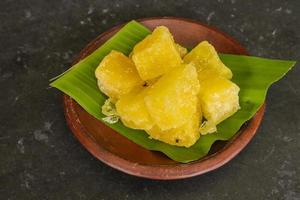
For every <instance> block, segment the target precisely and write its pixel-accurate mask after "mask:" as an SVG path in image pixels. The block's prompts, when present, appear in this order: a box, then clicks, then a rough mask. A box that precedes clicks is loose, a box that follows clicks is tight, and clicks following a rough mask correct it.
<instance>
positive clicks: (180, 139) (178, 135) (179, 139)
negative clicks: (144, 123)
mask: <svg viewBox="0 0 300 200" xmlns="http://www.w3.org/2000/svg"><path fill="white" fill-rule="evenodd" d="M201 119H202V115H201V111H200V109H198V110H197V112H195V113H194V114H192V115H191V116H189V118H188V121H187V122H186V123H185V124H183V125H182V126H181V127H178V128H174V129H169V130H166V131H162V130H161V129H160V128H159V127H158V126H154V127H153V128H152V129H150V130H147V133H148V134H149V135H150V137H151V138H153V139H156V140H159V141H162V142H165V143H168V144H171V145H176V146H184V147H190V146H192V145H193V144H195V143H196V141H197V140H198V139H199V137H200V132H199V126H200V122H201Z"/></svg>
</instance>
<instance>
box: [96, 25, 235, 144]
mask: <svg viewBox="0 0 300 200" xmlns="http://www.w3.org/2000/svg"><path fill="white" fill-rule="evenodd" d="M95 75H96V78H97V80H98V86H99V88H100V90H101V91H102V92H103V93H105V94H106V95H107V96H108V97H109V98H110V101H112V102H114V103H115V106H116V112H117V114H118V116H119V117H120V119H121V121H122V122H123V123H124V124H125V125H126V126H127V127H130V128H133V129H141V130H145V131H146V132H147V133H148V134H149V136H150V137H151V138H154V139H157V140H160V141H163V142H166V143H168V144H171V145H177V146H185V147H189V146H191V145H193V144H194V143H195V142H196V141H197V140H198V139H199V137H200V135H201V134H202V135H204V134H207V133H213V132H216V131H217V128H216V125H217V124H219V123H220V122H222V121H223V120H225V119H226V118H228V117H230V116H231V115H233V114H234V113H235V112H236V111H237V110H238V109H239V97H238V92H239V87H238V86H237V85H236V84H234V83H233V82H232V81H230V79H231V78H232V72H231V71H230V69H229V68H227V67H226V66H225V65H224V64H223V63H222V61H221V60H220V58H219V57H218V54H217V52H216V50H215V48H214V47H213V46H212V45H211V44H210V43H208V42H207V41H203V42H201V43H199V44H198V45H197V46H196V47H195V48H194V49H192V51H190V52H189V53H187V50H186V49H185V48H184V47H182V46H180V45H179V44H176V43H175V41H174V39H173V36H172V34H171V33H170V31H169V30H168V28H166V27H164V26H160V27H157V28H156V29H155V30H154V31H153V32H152V34H151V35H149V36H147V37H146V38H145V39H144V40H142V41H141V42H139V43H138V44H137V45H136V46H135V47H134V49H133V51H132V53H131V54H130V56H129V57H127V56H126V55H124V54H122V53H121V52H117V51H111V52H110V53H109V54H108V55H107V56H106V57H105V58H104V59H103V60H102V61H101V63H100V65H99V67H98V68H97V69H96V71H95Z"/></svg>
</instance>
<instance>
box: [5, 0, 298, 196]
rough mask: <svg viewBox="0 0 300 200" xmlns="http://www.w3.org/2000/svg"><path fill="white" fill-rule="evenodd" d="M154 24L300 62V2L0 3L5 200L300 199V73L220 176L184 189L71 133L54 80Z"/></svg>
mask: <svg viewBox="0 0 300 200" xmlns="http://www.w3.org/2000/svg"><path fill="white" fill-rule="evenodd" d="M151 16H180V17H188V18H192V19H196V20H199V21H201V22H204V23H208V24H210V25H213V26H217V27H219V28H220V29H221V30H223V31H225V32H227V33H228V34H230V35H232V36H233V37H235V38H236V39H237V40H238V41H240V42H241V43H242V44H243V45H244V46H245V47H246V48H247V49H248V50H249V52H250V53H251V54H252V55H257V56H265V57H271V58H281V59H294V60H299V59H300V1H299V0H290V1H287V0H285V1H283V0H282V1H281V0H266V1H263V0H251V1H250V0H249V1H246V0H231V1H230V0H210V1H208V0H197V1H196V0H194V1H192V0H190V1H188V0H181V1H171V0H166V1H138V0H124V1H115V0H109V1H108V0H107V1H106V0H98V1H95V0H86V1H84V0H82V1H80V0H55V1H50V0H49V1H46V0H19V1H18V0H1V1H0V45H1V47H0V199H1V200H2V199H3V200H6V199H11V200H12V199H130V200H131V199H137V200H139V199H158V200H159V199H164V200H167V199H172V200H175V199H189V200H192V199H205V200H210V199H216V200H222V199H226V200H228V199H230V200H231V199H237V200H241V199H243V200H244V199H251V200H252V199H269V200H274V199H286V200H296V199H298V200H299V199H300V167H299V166H300V115H299V112H300V78H299V77H300V65H299V64H298V65H297V66H296V67H295V68H294V69H293V70H292V71H291V72H289V74H288V75H287V76H286V77H285V78H284V79H283V80H281V81H280V82H278V83H276V84H275V85H273V86H272V87H271V89H270V90H269V93H268V97H267V110H266V114H265V118H264V120H263V124H262V126H261V127H260V129H259V131H258V133H257V135H256V136H255V138H254V139H253V140H252V142H251V143H250V144H249V145H248V146H247V148H246V149H245V150H244V151H243V152H242V153H241V154H240V155H239V156H238V157H236V158H235V159H234V160H233V161H231V162H230V163H229V164H227V165H226V166H224V167H222V168H220V169H219V170H217V171H214V172H211V173H209V174H206V175H203V176H199V177H195V178H191V179H187V180H182V181H170V182H161V181H150V180H144V179H140V178H135V177H132V176H128V175H126V174H123V173H121V172H118V171H116V170H114V169H111V168H110V167H108V166H106V165H104V164H102V163H101V162H99V161H98V160H96V159H95V158H93V157H92V156H91V155H90V154H89V153H88V152H87V151H86V150H85V149H84V148H83V147H82V146H81V145H80V144H79V143H78V142H77V140H76V139H75V138H74V137H73V136H72V134H71V132H70V130H69V129H68V127H67V126H66V123H65V120H64V115H63V112H62V105H61V94H60V93H59V92H58V91H56V90H54V89H49V88H48V80H49V79H50V78H51V77H53V76H55V75H57V74H59V73H61V72H63V71H64V70H66V69H67V68H68V67H69V66H70V63H71V61H72V59H73V58H74V56H75V55H76V54H77V53H78V52H79V51H80V49H82V48H83V47H84V46H85V45H86V44H87V42H89V41H90V40H92V39H93V38H95V37H96V36H97V35H98V34H100V33H101V32H103V31H105V30H106V29H108V28H110V27H112V26H114V25H116V24H119V23H122V22H126V21H128V20H131V19H136V18H143V17H151Z"/></svg>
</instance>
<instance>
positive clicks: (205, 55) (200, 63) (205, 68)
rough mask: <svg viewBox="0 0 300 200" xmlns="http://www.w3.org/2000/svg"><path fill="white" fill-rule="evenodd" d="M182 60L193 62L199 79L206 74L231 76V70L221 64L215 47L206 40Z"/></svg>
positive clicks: (204, 77)
mask: <svg viewBox="0 0 300 200" xmlns="http://www.w3.org/2000/svg"><path fill="white" fill-rule="evenodd" d="M183 60H184V62H186V63H194V64H195V66H196V68H197V71H198V76H199V80H200V81H201V80H203V79H206V78H207V76H206V74H215V75H219V76H222V77H224V78H227V79H231V78H232V72H231V70H230V69H229V68H228V67H226V66H225V65H224V64H223V62H222V61H221V60H220V58H219V56H218V53H217V51H216V50H215V48H214V47H213V46H212V45H211V44H210V43H209V42H207V41H203V42H201V43H199V44H198V45H197V46H196V47H195V48H194V49H192V51H191V52H189V53H188V54H187V55H186V56H185V57H184V59H183Z"/></svg>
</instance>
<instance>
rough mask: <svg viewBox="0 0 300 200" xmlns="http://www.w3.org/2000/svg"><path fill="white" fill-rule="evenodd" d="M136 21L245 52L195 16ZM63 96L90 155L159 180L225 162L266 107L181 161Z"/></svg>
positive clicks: (179, 37)
mask: <svg viewBox="0 0 300 200" xmlns="http://www.w3.org/2000/svg"><path fill="white" fill-rule="evenodd" d="M138 21H140V22H141V23H142V24H144V25H145V26H147V27H149V28H150V29H153V28H154V27H156V26H159V25H164V26H167V27H168V28H169V29H170V31H171V32H172V33H173V35H174V38H175V40H176V41H177V42H178V43H180V44H182V45H184V46H187V47H192V46H194V45H196V44H197V43H199V42H200V41H202V40H208V41H209V42H211V43H212V44H213V45H214V46H215V47H216V49H217V50H218V51H219V52H223V53H232V54H247V52H246V50H245V49H244V48H243V47H242V46H241V45H240V44H239V43H238V42H236V41H235V40H234V39H232V38H231V37H230V36H228V35H226V34H224V33H222V32H220V31H218V30H217V29H215V28H212V27H209V26H207V25H204V24H201V23H199V22H196V21H192V20H188V19H180V18H170V17H162V18H148V19H141V20H138ZM122 26H123V25H119V26H116V27H114V28H112V29H110V30H108V31H106V32H105V33H102V34H101V35H99V36H98V37H97V38H96V39H95V40H94V41H92V42H91V43H90V44H88V45H87V46H86V47H85V48H84V49H83V50H82V51H81V52H80V54H79V56H78V58H77V59H76V60H75V63H76V62H78V61H79V60H80V59H83V58H84V57H85V56H87V55H89V54H90V53H91V52H93V51H94V50H95V49H96V48H97V47H99V46H100V45H101V44H102V43H103V42H105V41H106V40H107V39H108V38H110V37H111V36H112V35H113V34H114V33H116V32H117V31H118V30H119V29H120V28H121V27H122ZM63 100H64V109H65V116H66V119H67V122H68V125H69V127H70V128H71V130H72V132H73V134H74V135H75V136H76V137H77V139H78V140H79V141H80V142H81V144H82V145H83V146H84V147H85V148H86V149H87V150H88V151H89V152H90V153H91V154H92V155H94V156H95V157H96V158H98V159H99V160H101V161H102V162H104V163H106V164H107V165H109V166H111V167H113V168H115V169H118V170H120V171H123V172H125V173H128V174H131V175H135V176H139V177H145V178H150V179H160V180H168V179H182V178H187V177H192V176H196V175H200V174H203V173H206V172H209V171H211V170H214V169H216V168H218V167H220V166H222V165H224V164H225V163H227V162H228V161H229V160H231V159H232V158H233V157H235V156H236V155H237V154H238V153H239V152H240V151H241V150H242V149H243V148H244V147H245V146H246V145H247V143H248V142H249V141H250V140H251V138H252V137H253V136H254V134H255V132H256V130H257V128H258V126H259V124H260V122H261V119H262V117H263V114H264V109H265V106H262V107H261V108H260V110H259V111H258V112H257V113H256V115H255V116H254V117H253V118H252V119H251V120H250V121H249V122H248V123H246V124H244V126H243V127H242V128H241V130H240V131H239V133H237V134H236V136H235V137H234V138H232V139H231V140H230V141H227V142H216V143H215V144H214V145H213V146H212V149H211V151H210V152H209V154H208V155H207V156H206V157H204V158H203V159H201V160H198V161H195V162H191V163H188V164H181V163H177V162H175V161H173V160H170V159H169V158H168V157H166V156H165V155H163V154H162V153H160V152H154V151H148V150H146V149H144V148H142V147H140V146H138V145H137V144H135V143H133V142H131V141H130V140H128V139H126V138H125V137H123V136H122V135H120V134H118V133H117V132H115V131H114V130H112V129H110V128H109V127H107V126H106V125H104V124H102V123H101V122H100V121H98V120H97V119H95V118H94V117H92V116H91V115H89V114H88V113H87V112H86V111H85V110H84V109H83V108H81V107H80V106H79V105H78V104H77V103H76V102H75V101H74V100H73V99H71V98H70V97H69V96H67V95H64V99H63Z"/></svg>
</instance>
